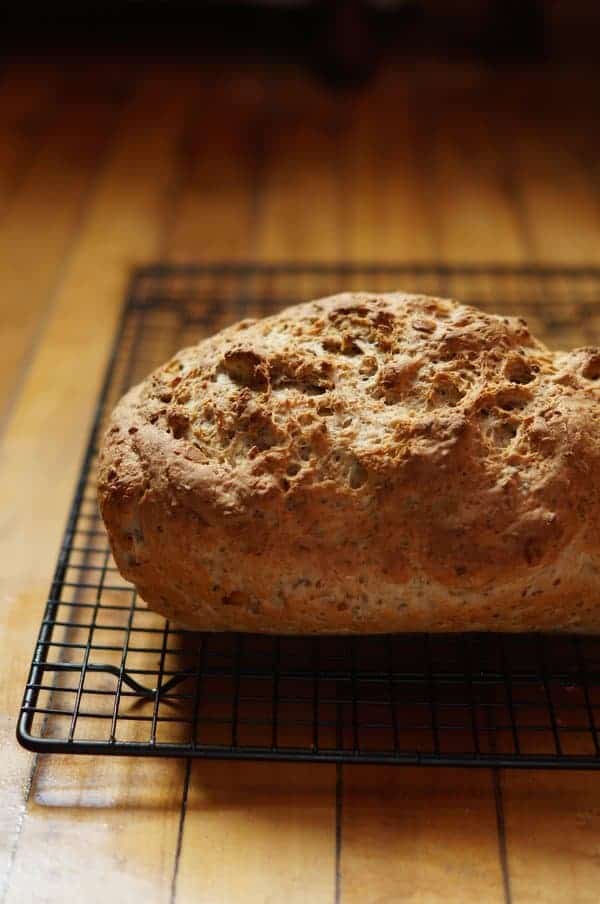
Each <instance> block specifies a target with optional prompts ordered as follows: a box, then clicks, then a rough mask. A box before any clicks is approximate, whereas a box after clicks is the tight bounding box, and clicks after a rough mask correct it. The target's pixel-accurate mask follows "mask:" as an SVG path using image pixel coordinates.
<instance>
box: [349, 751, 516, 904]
mask: <svg viewBox="0 0 600 904" xmlns="http://www.w3.org/2000/svg"><path fill="white" fill-rule="evenodd" d="M495 836H496V813H495V807H494V799H493V796H491V795H490V782H489V773H488V770H482V771H476V770H473V771H469V770H465V769H463V770H460V769H439V770H438V769H435V770H432V769H426V768H422V767H416V768H411V767H408V768H398V767H377V768H364V767H360V766H345V767H344V800H343V821H342V837H341V841H342V857H341V864H342V870H341V882H340V901H342V902H343V904H363V902H365V901H373V902H375V901H377V902H379V901H381V902H387V901H411V902H412V901H414V902H427V904H433V902H438V901H439V902H443V904H467V902H471V901H472V902H474V904H475V902H479V901H481V900H485V902H486V904H494V902H498V904H500V902H503V901H504V893H503V886H502V870H501V865H500V862H499V858H498V849H497V845H496V844H495ZM483 889H485V892H483ZM482 896H483V897H482Z"/></svg>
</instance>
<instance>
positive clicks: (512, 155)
mask: <svg viewBox="0 0 600 904" xmlns="http://www.w3.org/2000/svg"><path fill="white" fill-rule="evenodd" d="M501 79H502V76H501V74H499V75H498V83H497V89H496V96H497V97H502V99H503V104H502V106H501V107H500V109H499V116H498V121H497V122H496V124H495V138H496V141H497V147H498V148H499V151H500V152H501V153H502V154H503V156H504V157H505V159H506V160H507V161H510V163H509V167H510V170H509V172H510V180H511V184H512V186H513V192H514V196H515V200H516V202H517V203H518V205H519V208H520V215H521V220H522V225H523V231H524V237H525V244H526V247H527V253H528V255H529V257H530V258H531V257H533V258H535V259H537V260H542V261H547V262H549V263H551V264H552V263H554V264H561V263H565V264H572V263H590V262H592V263H595V262H596V261H597V258H598V249H599V247H600V205H599V203H598V193H599V184H600V183H599V179H598V176H599V175H600V173H599V170H598V163H597V152H596V143H597V126H596V123H595V122H593V121H591V120H590V116H589V110H590V109H593V108H594V106H595V104H596V91H595V82H593V81H591V80H590V78H589V74H587V73H585V72H581V71H578V70H577V69H576V70H575V71H574V72H572V73H566V74H563V73H560V74H557V73H552V72H547V71H546V72H545V75H544V77H543V78H542V76H541V73H537V74H536V73H535V72H530V73H521V74H520V77H515V79H513V80H512V81H511V82H510V83H509V84H508V85H505V86H503V87H502V88H501V87H500V81H501ZM523 96H526V97H527V109H523V101H522V98H523ZM511 110H513V111H514V110H516V111H517V112H516V114H515V113H514V112H513V113H511ZM515 116H518V127H517V128H514V126H513V128H512V129H511V128H510V126H509V128H503V125H505V124H509V123H510V122H511V119H512V120H514V118H515ZM513 139H514V140H513Z"/></svg>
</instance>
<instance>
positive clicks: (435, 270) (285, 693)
mask: <svg viewBox="0 0 600 904" xmlns="http://www.w3.org/2000/svg"><path fill="white" fill-rule="evenodd" d="M393 289H404V290H407V291H417V292H423V293H427V294H433V295H444V296H451V297H456V298H459V299H461V300H462V301H465V302H468V303H471V304H475V305H478V306H479V307H483V308H486V309H488V310H494V311H496V312H498V313H501V312H506V313H511V314H518V315H521V316H524V317H526V318H527V320H528V322H529V325H530V327H531V329H532V331H533V332H534V333H535V334H537V335H538V336H539V337H540V338H541V339H543V340H544V341H545V342H546V343H547V344H549V345H550V346H552V347H559V346H564V347H569V346H574V345H590V344H600V270H596V269H594V268H579V269H567V268H560V269H558V268H548V267H536V268H534V267H528V268H503V267H499V266H488V267H484V266H477V267H443V266H439V265H414V266H410V265H403V266H394V265H386V266H377V265H363V266H350V265H337V266H324V265H321V266H318V265H312V266H309V265H306V266H299V265H294V266H292V265H290V266H286V265H277V266H254V265H251V264H237V265H233V264H230V265H228V264H217V265H212V266H205V265H199V264H192V265H189V266H168V265H156V266H152V267H146V268H143V269H140V270H139V271H137V272H136V274H135V276H134V278H133V280H132V284H131V288H130V292H129V296H128V299H127V303H126V305H125V308H124V313H123V317H122V322H121V326H120V329H119V332H118V336H117V339H116V341H115V346H114V351H113V355H112V359H111V363H110V366H109V370H108V373H107V377H106V381H105V385H104V389H103V392H102V395H101V398H100V401H99V405H98V411H97V415H96V419H95V424H94V428H93V431H92V436H91V439H90V443H89V447H88V450H87V454H86V456H85V460H84V463H83V466H82V471H81V477H80V481H79V484H78V486H77V489H76V493H75V499H74V502H73V506H72V509H71V512H70V515H69V519H68V524H67V529H66V531H65V535H64V540H63V544H62V547H61V550H60V554H59V558H58V563H57V567H56V573H55V576H54V580H53V583H52V586H51V589H50V595H49V599H48V602H47V605H46V609H45V613H44V617H43V621H42V624H41V628H40V633H39V637H38V640H37V643H36V646H35V651H34V656H33V662H32V665H31V671H30V674H29V678H28V681H27V685H26V689H25V695H24V701H23V707H22V710H21V715H20V719H19V723H18V730H17V734H18V738H19V740H20V742H21V743H22V744H23V745H24V746H26V747H28V748H30V749H34V750H39V751H47V752H49V751H56V752H71V753H95V754H118V755H136V756H141V755H149V756H195V757H221V758H237V759H287V760H293V759H303V760H314V761H330V762H331V761H336V762H369V763H398V764H400V763H424V764H431V765H435V764H437V765H444V764H458V765H504V766H547V767H550V766H554V767H578V768H581V767H582V766H585V767H597V766H598V765H600V746H599V738H598V729H597V725H598V719H599V714H600V637H598V638H595V637H568V636H555V637H549V636H538V635H522V636H513V635H511V636H501V635H493V634H487V635H452V636H449V635H439V636H436V635H398V636H384V637H361V638H350V637H315V638H301V637H269V636H255V635H227V634H197V633H193V632H190V631H185V630H181V629H179V628H178V627H177V626H175V625H172V624H169V623H168V622H165V620H164V619H163V618H161V617H160V616H158V615H156V614H155V613H153V612H150V611H149V610H148V609H147V608H146V606H145V604H144V603H143V602H142V601H141V600H139V599H138V598H137V597H136V594H135V592H134V591H133V589H132V587H131V586H130V585H129V584H127V583H126V582H125V581H124V580H123V579H122V578H121V576H120V575H119V573H118V571H117V569H116V568H115V565H114V562H113V560H112V557H111V555H110V551H109V548H108V544H107V539H106V535H105V532H104V528H103V526H102V522H101V520H100V518H99V515H98V511H97V507H96V499H95V486H94V481H95V477H94V475H95V457H96V443H97V438H98V436H99V435H100V433H101V431H102V430H103V427H104V423H105V420H106V417H107V416H108V414H109V413H110V410H111V408H112V406H113V405H114V403H115V402H116V401H117V399H118V398H119V397H120V395H121V394H122V393H123V392H124V391H125V390H126V389H127V388H128V387H129V386H131V385H132V384H134V383H135V382H137V381H138V380H140V379H142V378H143V377H144V376H145V375H146V374H147V373H149V372H150V371H151V370H152V369H153V368H154V367H156V366H157V365H159V364H161V363H162V362H163V361H164V360H165V359H167V358H168V357H169V356H170V355H171V354H172V353H173V352H174V351H175V350H176V349H178V348H180V347H181V346H184V345H190V344H193V343H195V342H197V341H198V340H199V339H201V338H202V337H203V336H206V335H209V334H210V333H213V332H215V331H217V330H219V329H221V328H222V327H224V326H226V325H227V324H229V323H231V322H233V321H234V320H237V319H239V318H241V317H252V316H262V315H264V314H268V313H272V312H274V311H276V310H278V309H279V308H281V307H282V306H283V305H287V304H293V303H295V302H298V301H303V300H306V299H308V298H316V297H319V296H323V295H327V294H333V293H335V292H339V291H346V290H351V291H360V290H369V291H384V290H393Z"/></svg>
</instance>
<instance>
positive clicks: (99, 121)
mask: <svg viewBox="0 0 600 904" xmlns="http://www.w3.org/2000/svg"><path fill="white" fill-rule="evenodd" d="M111 75H112V79H111V77H110V76H111ZM117 75H118V73H117V72H113V73H110V72H107V71H106V69H103V70H101V71H100V72H96V71H95V70H93V71H92V72H91V73H79V74H78V77H77V74H76V81H75V86H74V87H73V86H71V87H70V88H69V90H66V89H65V90H64V91H63V96H62V100H63V104H62V105H61V106H60V108H59V110H58V112H57V115H56V116H55V118H54V119H53V120H52V122H51V123H50V125H49V127H48V130H47V132H46V134H45V135H44V137H43V140H42V141H41V146H40V149H39V151H38V153H37V154H36V157H35V159H34V160H33V162H32V164H31V166H30V167H29V170H28V172H27V173H26V174H25V175H24V177H23V179H22V181H21V184H20V185H19V187H18V189H16V191H15V193H14V195H13V198H12V200H11V203H10V204H9V205H8V209H7V213H6V216H5V218H4V220H3V221H2V222H1V223H0V249H1V253H0V285H2V293H1V295H0V318H1V319H2V329H3V333H4V339H5V347H4V350H3V354H2V358H1V359H0V428H1V426H2V423H3V421H4V420H5V418H6V413H7V406H8V404H9V401H10V398H11V396H12V395H13V394H14V393H15V392H16V391H17V387H18V384H19V382H22V381H23V379H24V377H25V375H26V373H27V367H28V365H29V361H28V355H30V353H31V349H32V343H33V342H34V341H35V338H36V336H37V335H38V334H39V332H40V330H41V329H43V326H44V314H45V312H46V311H47V310H48V309H49V307H50V305H51V304H52V300H53V291H54V290H55V289H56V288H57V286H58V282H59V280H60V277H61V274H62V268H63V265H64V261H65V258H66V256H67V255H68V253H69V250H70V247H71V245H72V243H73V241H75V239H76V236H77V231H78V227H79V224H80V221H81V218H82V216H83V215H84V209H85V203H86V200H87V197H88V194H89V191H90V189H91V187H92V183H93V180H94V179H95V177H96V175H97V173H98V170H99V169H100V168H101V166H102V162H103V157H104V153H105V150H106V148H107V146H108V142H109V140H110V138H111V135H112V131H113V128H114V126H115V124H116V122H117V116H118V113H119V110H120V107H121V106H122V102H121V99H122V96H123V92H122V91H119V92H118V93H117V91H116V87H115V84H114V79H115V78H116V77H117Z"/></svg>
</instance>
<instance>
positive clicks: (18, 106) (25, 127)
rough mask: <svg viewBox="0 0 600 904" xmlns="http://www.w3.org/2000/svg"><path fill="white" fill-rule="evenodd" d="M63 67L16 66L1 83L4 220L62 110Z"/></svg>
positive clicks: (1, 202)
mask: <svg viewBox="0 0 600 904" xmlns="http://www.w3.org/2000/svg"><path fill="white" fill-rule="evenodd" d="M63 80H64V75H63V74H62V73H61V69H60V66H58V65H56V64H53V63H45V64H44V63H40V64H38V65H37V66H32V65H31V63H29V62H27V63H26V62H21V63H17V62H14V63H13V64H12V65H11V66H10V67H9V68H8V69H7V70H6V71H5V72H4V74H3V77H2V78H1V79H0V218H2V217H3V216H4V215H5V214H6V209H7V207H8V204H9V202H10V200H11V198H12V196H13V193H14V192H15V190H16V189H17V188H18V186H19V184H20V182H21V181H22V179H23V178H24V176H25V174H26V173H27V170H28V169H29V167H30V165H31V163H32V161H33V159H34V158H35V154H36V151H37V148H38V146H39V144H40V142H41V141H43V138H44V133H45V131H46V129H47V127H48V124H49V122H50V121H51V119H52V116H53V114H54V113H55V111H56V109H57V107H58V97H57V95H58V93H59V91H60V88H61V86H62V84H63Z"/></svg>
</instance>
